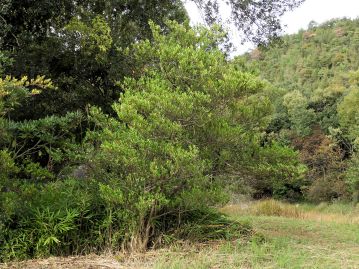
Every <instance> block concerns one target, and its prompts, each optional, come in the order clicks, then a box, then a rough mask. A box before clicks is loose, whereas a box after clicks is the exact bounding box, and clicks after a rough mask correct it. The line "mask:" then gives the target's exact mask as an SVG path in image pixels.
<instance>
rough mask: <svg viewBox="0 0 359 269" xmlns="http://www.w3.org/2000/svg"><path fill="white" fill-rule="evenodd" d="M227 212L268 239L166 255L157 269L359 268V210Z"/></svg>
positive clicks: (269, 206) (268, 205) (304, 207)
mask: <svg viewBox="0 0 359 269" xmlns="http://www.w3.org/2000/svg"><path fill="white" fill-rule="evenodd" d="M222 211H223V212H225V213H227V214H228V215H230V216H231V217H232V218H233V219H235V220H239V221H246V222H250V223H252V224H253V226H254V228H255V229H256V231H257V233H258V234H259V235H263V237H262V236H257V237H256V236H255V237H254V238H252V239H251V240H250V241H248V242H246V241H245V242H241V241H236V242H230V243H228V242H227V243H222V244H219V245H217V246H205V247H202V248H200V249H195V248H192V249H188V250H187V251H183V249H181V250H180V251H176V250H172V251H169V252H168V253H167V254H162V255H161V256H160V258H159V260H157V261H156V263H155V264H154V266H153V268H161V269H162V268H163V269H165V268H173V269H177V268H178V269H180V268H181V269H182V268H288V269H294V268H323V269H330V268H333V269H334V268H340V269H342V268H353V269H358V268H359V219H358V216H359V208H358V207H354V206H351V205H344V204H341V205H338V204H336V205H330V204H321V205H319V206H313V205H309V204H301V205H290V204H286V203H281V202H277V201H274V200H267V201H260V202H256V203H252V204H245V205H243V204H242V205H234V206H227V207H225V208H223V209H222ZM263 238H265V240H263Z"/></svg>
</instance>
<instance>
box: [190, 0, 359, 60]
mask: <svg viewBox="0 0 359 269" xmlns="http://www.w3.org/2000/svg"><path fill="white" fill-rule="evenodd" d="M185 6H186V9H187V12H188V14H189V16H190V18H191V23H192V24H198V23H202V22H203V20H202V19H201V15H200V13H199V11H198V9H197V8H196V6H195V5H194V4H193V3H191V2H189V3H186V4H185ZM220 12H221V13H222V16H223V17H228V14H229V9H228V8H226V6H225V5H222V7H221V11H220ZM342 17H348V18H357V17H359V0H306V1H305V2H304V3H303V4H302V5H301V6H300V7H299V8H297V9H295V10H294V11H292V12H288V13H287V14H285V15H284V16H283V18H282V22H283V25H287V27H285V28H284V30H285V33H288V34H291V33H295V32H297V31H298V30H300V29H305V28H307V26H308V24H309V22H310V21H312V20H313V21H316V22H318V23H322V22H325V21H327V20H330V19H333V18H342ZM230 34H231V38H232V41H233V43H234V44H235V45H237V52H236V53H235V54H239V53H243V52H245V51H246V50H248V49H250V48H251V47H252V46H251V44H245V45H240V38H239V35H238V34H237V33H236V31H235V29H234V28H233V27H232V28H231V30H230Z"/></svg>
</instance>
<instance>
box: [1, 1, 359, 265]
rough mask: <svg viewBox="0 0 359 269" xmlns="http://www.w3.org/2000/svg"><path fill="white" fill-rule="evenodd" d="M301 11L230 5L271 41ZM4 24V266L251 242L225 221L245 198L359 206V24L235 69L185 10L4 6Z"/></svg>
mask: <svg viewBox="0 0 359 269" xmlns="http://www.w3.org/2000/svg"><path fill="white" fill-rule="evenodd" d="M195 2H196V3H197V4H198V5H200V6H201V7H202V8H203V9H204V10H205V13H206V16H207V19H208V20H209V21H211V22H212V23H213V22H214V21H216V18H215V16H216V10H217V8H216V4H215V3H216V1H195ZM300 2H301V1H294V0H288V1H286V0H285V1H270V2H268V1H259V2H258V1H242V2H241V1H239V2H236V1H229V4H230V5H231V7H232V11H233V12H234V13H233V14H232V15H233V16H235V17H234V18H233V20H234V21H235V22H237V26H238V27H241V28H242V30H243V32H244V33H245V34H247V35H249V36H252V38H254V39H256V40H257V41H258V42H260V41H266V40H268V38H269V37H270V36H275V35H276V34H278V30H279V24H278V22H279V21H278V20H277V19H276V18H278V16H280V15H281V13H282V12H284V11H285V10H287V9H291V8H293V7H295V6H297V5H298V4H299V3H300ZM55 10H56V12H54V11H55ZM240 14H244V15H246V16H247V17H246V18H247V19H245V20H243V21H242V24H240V23H239V22H238V18H239V17H240V16H241V15H240ZM236 16H237V17H236ZM253 20H257V27H260V28H261V29H256V27H254V28H251V27H252V26H253ZM0 21H1V22H2V23H3V25H4V27H2V28H1V29H0V261H7V260H13V259H26V258H31V257H42V256H49V255H70V254H83V253H89V252H98V253H100V252H103V251H105V250H108V251H115V250H124V251H127V250H128V251H144V250H146V249H147V248H149V247H156V246H158V245H161V244H164V243H168V242H171V241H172V240H176V239H186V240H190V239H193V240H199V241H205V240H208V239H225V238H227V239H231V238H235V237H238V236H241V235H243V234H249V233H250V232H251V228H250V227H249V226H248V225H244V224H241V223H238V222H233V221H230V220H228V219H227V218H226V217H224V216H223V215H221V214H219V213H218V212H217V211H216V207H217V206H220V205H222V204H224V203H226V202H228V201H229V199H230V198H231V197H230V196H231V195H232V194H238V193H240V194H245V195H249V196H252V197H254V198H263V197H276V198H280V199H287V200H290V201H294V200H296V201H297V200H300V199H303V198H309V199H312V200H317V201H321V200H331V199H344V198H349V196H350V195H353V197H354V198H355V199H357V198H358V193H359V189H358V188H359V185H358V169H357V167H358V165H357V164H358V141H359V139H358V135H359V133H358V129H359V128H358V127H359V120H358V112H357V109H356V104H357V103H358V102H359V95H358V92H359V79H358V69H359V66H358V64H359V63H358V62H357V59H356V58H355V57H353V56H352V55H354V54H355V53H356V52H357V51H358V48H359V46H357V45H356V44H357V42H358V41H359V40H357V39H356V36H357V29H356V25H357V21H349V20H339V21H334V22H330V23H327V24H325V25H323V26H315V25H314V24H313V25H312V26H311V29H310V30H308V31H307V32H304V31H303V32H301V33H299V34H298V35H295V36H288V37H285V40H284V43H282V44H280V45H278V44H277V43H276V44H277V45H271V46H270V47H268V48H263V47H262V48H261V49H259V50H256V51H254V52H253V53H252V54H251V55H247V56H248V57H239V58H237V59H234V60H230V59H229V57H228V51H226V50H225V49H221V48H226V45H228V43H226V42H227V40H228V36H227V35H226V33H225V32H224V31H223V30H222V27H221V26H218V25H213V26H212V27H211V28H205V27H195V28H191V27H190V26H189V23H188V21H187V15H186V12H185V10H184V8H183V4H182V2H181V1H175V0H174V1H172V0H171V1H136V0H126V1H125V0H112V1H103V0H96V1H94V0H88V1H70V0H60V1H49V0H41V1H17V0H4V4H3V5H2V6H1V7H0ZM254 24H255V23H254ZM266 29H267V30H266ZM257 30H258V31H257ZM308 33H309V34H308ZM332 37H334V38H332ZM329 41H330V42H333V44H332V43H330V44H331V45H330V46H329V47H328V48H330V49H327V48H326V47H325V46H324V45H323V44H324V43H323V42H329ZM347 43H348V44H350V45H346V46H344V44H347ZM334 45H335V46H337V48H336V49H332V47H333V46H334ZM223 50H224V51H223ZM311 55H315V57H318V58H315V60H314V61H313V57H312V56H311ZM248 58H250V62H249V61H248V60H249V59H248ZM288 59H291V62H290V63H289V64H288V63H287V60H288ZM335 59H336V60H335ZM273 67H274V68H275V70H274V71H273ZM304 67H305V68H304ZM301 68H304V69H303V70H305V71H303V70H302V69H301ZM278 70H279V72H278ZM258 73H259V74H261V76H262V77H263V78H267V79H268V81H266V80H263V79H261V78H260V77H258ZM277 73H278V74H277ZM274 74H275V75H276V76H274ZM277 75H278V76H277Z"/></svg>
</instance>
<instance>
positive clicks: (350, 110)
mask: <svg viewBox="0 0 359 269" xmlns="http://www.w3.org/2000/svg"><path fill="white" fill-rule="evenodd" d="M358 55H359V20H358V19H356V20H350V19H337V20H331V21H328V22H326V23H323V24H321V25H318V24H316V23H315V22H311V23H310V24H309V26H308V29H306V30H301V31H300V32H299V33H298V34H295V35H287V36H284V37H283V40H282V42H280V43H273V44H272V45H271V46H267V47H260V48H258V49H256V50H253V51H252V52H251V53H249V54H247V55H246V56H244V57H243V58H244V59H245V61H247V64H248V65H249V66H247V68H249V69H251V68H252V69H254V70H256V72H257V73H259V74H260V76H261V77H262V78H264V79H266V80H268V81H270V82H271V83H272V84H273V85H274V86H275V87H278V88H280V89H281V90H280V91H281V95H280V97H279V98H278V99H277V101H276V112H275V114H274V118H273V120H272V122H271V124H270V125H269V127H268V129H267V133H272V134H273V135H274V136H275V137H276V138H277V139H279V140H280V141H282V142H283V143H284V144H286V145H289V146H292V147H293V148H294V149H296V150H299V152H300V159H301V161H302V163H304V164H305V165H306V166H307V167H308V172H307V175H306V178H307V184H306V186H303V187H305V191H304V194H305V196H306V197H307V198H308V199H310V200H312V201H330V200H333V199H341V200H350V199H354V200H355V201H358V191H359V173H358V171H359V170H358V169H359V165H358V164H359V159H358V153H357V151H358V137H359V112H358V109H357V107H358V105H359V58H358ZM243 58H242V60H243Z"/></svg>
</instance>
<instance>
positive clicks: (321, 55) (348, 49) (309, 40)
mask: <svg viewBox="0 0 359 269" xmlns="http://www.w3.org/2000/svg"><path fill="white" fill-rule="evenodd" d="M246 57H247V58H248V59H249V60H251V61H252V62H254V63H255V66H256V67H257V68H258V69H259V71H260V74H261V76H262V77H263V78H265V79H267V80H269V81H270V82H272V83H273V84H274V85H276V86H280V87H283V88H285V89H288V90H300V91H301V92H303V93H305V94H306V95H311V93H312V92H313V91H314V90H316V89H318V88H322V89H324V88H327V87H334V86H335V87H344V88H346V87H348V73H349V72H350V71H356V70H358V69H359V19H356V20H350V19H336V20H331V21H328V22H326V23H323V24H320V25H317V24H316V23H314V22H312V23H310V25H309V26H308V29H307V30H301V31H299V32H298V33H297V34H294V35H286V36H284V38H283V42H282V43H281V44H273V45H272V46H270V47H268V48H259V49H255V50H253V51H252V52H251V53H248V54H247V55H246Z"/></svg>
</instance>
